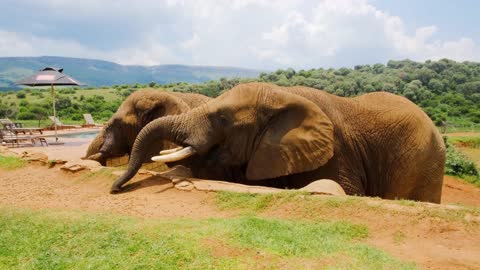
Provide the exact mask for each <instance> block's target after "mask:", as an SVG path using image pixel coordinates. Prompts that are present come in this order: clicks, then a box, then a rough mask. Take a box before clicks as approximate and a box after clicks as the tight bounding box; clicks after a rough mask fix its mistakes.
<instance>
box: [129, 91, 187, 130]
mask: <svg viewBox="0 0 480 270" xmlns="http://www.w3.org/2000/svg"><path fill="white" fill-rule="evenodd" d="M136 109H137V112H138V115H139V120H140V123H141V125H142V126H145V125H146V124H148V123H150V122H151V121H153V120H155V119H157V118H160V117H163V116H166V115H173V114H180V113H183V112H185V111H187V110H188V105H187V104H186V103H185V102H184V101H183V100H181V99H179V98H178V97H175V96H172V95H170V94H169V93H168V92H160V91H158V93H154V94H150V95H146V96H145V97H143V98H142V99H140V100H139V101H138V102H137V104H136Z"/></svg>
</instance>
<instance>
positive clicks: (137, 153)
mask: <svg viewBox="0 0 480 270" xmlns="http://www.w3.org/2000/svg"><path fill="white" fill-rule="evenodd" d="M184 120H185V115H172V116H166V117H162V118H158V119H156V120H154V121H152V122H150V123H149V124H147V125H146V126H145V127H144V128H143V129H142V130H141V131H140V133H139V134H138V136H137V138H136V139H135V142H134V144H133V147H132V152H131V155H130V160H129V162H128V168H127V171H126V172H125V173H124V174H123V175H122V176H120V177H119V178H118V179H117V180H116V181H115V182H114V183H113V185H112V188H111V191H110V192H111V193H117V192H119V191H120V190H121V187H122V185H123V184H125V183H126V182H128V181H129V180H130V179H131V178H132V177H133V176H135V174H136V173H137V172H138V170H139V169H140V167H141V166H142V164H143V162H145V161H146V159H147V157H149V156H152V154H154V153H151V151H152V149H155V147H153V146H154V145H155V144H156V143H158V142H160V141H162V140H168V141H171V142H174V143H176V144H178V145H181V144H182V143H183V141H184V140H185V138H186V135H185V133H184V132H182V131H181V130H180V128H179V127H180V125H181V124H182V123H183V122H184ZM155 154H158V153H155Z"/></svg>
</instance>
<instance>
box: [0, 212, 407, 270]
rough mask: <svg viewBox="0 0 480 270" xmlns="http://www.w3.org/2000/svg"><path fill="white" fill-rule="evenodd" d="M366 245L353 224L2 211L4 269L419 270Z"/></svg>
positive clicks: (0, 262)
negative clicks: (306, 265) (314, 265)
mask: <svg viewBox="0 0 480 270" xmlns="http://www.w3.org/2000/svg"><path fill="white" fill-rule="evenodd" d="M367 238H368V229H367V228H366V227H365V226H363V225H356V224H352V223H350V222H347V221H336V222H334V221H324V222H321V221H316V222H307V221H294V220H280V219H270V218H260V217H255V216H242V217H237V218H231V219H203V220H188V219H176V220H164V221H162V220H143V219H137V218H130V217H128V218H127V217H119V216H113V215H101V214H84V213H78V212H69V213H66V212H52V211H50V212H46V211H43V212H39V211H33V210H19V209H12V208H0V269H252V268H254V267H255V266H257V265H259V264H262V265H266V266H268V267H269V268H272V269H276V268H279V267H283V268H285V267H286V266H289V267H290V268H292V269H293V268H295V269H297V268H298V265H297V264H298V263H299V261H302V260H307V261H308V262H311V261H315V262H318V263H320V265H321V266H322V268H325V267H328V268H334V269H412V268H414V265H413V264H410V263H404V262H401V261H398V260H397V259H394V258H393V257H391V256H390V255H388V254H387V253H385V252H383V251H381V250H378V249H376V248H373V247H370V246H368V245H366V244H364V243H362V241H364V240H365V239H367ZM212 239H213V240H214V242H215V243H217V244H216V247H215V246H212V245H211V244H209V240H212ZM218 250H220V252H223V251H225V250H232V251H233V252H232V254H228V253H227V254H225V255H218V254H216V252H218ZM256 254H264V256H265V257H262V258H256V257H255V256H256ZM257 257H258V256H257ZM265 258H267V259H268V260H265ZM332 258H334V259H333V260H332ZM300 268H301V267H300Z"/></svg>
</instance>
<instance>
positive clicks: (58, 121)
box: [48, 116, 82, 129]
mask: <svg viewBox="0 0 480 270" xmlns="http://www.w3.org/2000/svg"><path fill="white" fill-rule="evenodd" d="M48 118H49V119H50V120H51V121H52V122H53V123H54V124H53V125H51V126H50V129H55V126H54V125H57V129H69V128H82V127H81V126H78V125H64V124H63V123H62V122H60V120H59V119H58V118H56V117H54V116H49V117H48Z"/></svg>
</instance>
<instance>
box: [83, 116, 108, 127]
mask: <svg viewBox="0 0 480 270" xmlns="http://www.w3.org/2000/svg"><path fill="white" fill-rule="evenodd" d="M83 119H85V124H83V125H82V126H83V127H102V126H103V125H100V124H97V123H95V121H94V120H93V117H92V115H91V114H89V113H84V114H83Z"/></svg>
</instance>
